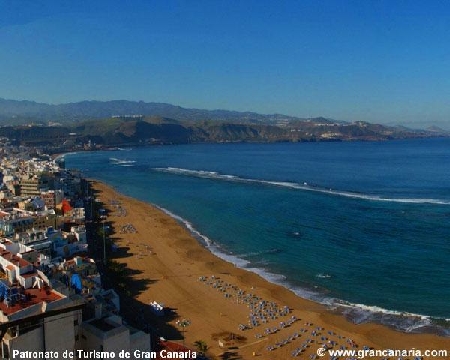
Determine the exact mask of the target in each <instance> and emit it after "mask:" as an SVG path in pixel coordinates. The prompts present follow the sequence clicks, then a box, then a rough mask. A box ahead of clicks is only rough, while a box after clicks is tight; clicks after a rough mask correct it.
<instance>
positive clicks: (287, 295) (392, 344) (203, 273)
mask: <svg viewBox="0 0 450 360" xmlns="http://www.w3.org/2000/svg"><path fill="white" fill-rule="evenodd" d="M90 182H91V184H92V185H93V188H94V189H95V190H96V191H97V192H98V195H97V196H98V198H99V199H100V201H101V202H102V203H103V204H104V206H105V207H106V208H107V209H108V210H109V211H110V215H109V216H108V222H111V224H112V227H113V229H114V230H115V233H114V235H113V237H112V238H113V239H114V241H115V243H116V245H117V246H118V247H119V251H118V253H119V254H120V256H117V255H116V256H115V257H116V259H115V260H116V261H118V262H120V263H121V264H125V265H126V267H127V268H128V269H129V270H130V272H131V273H132V274H133V275H132V278H133V283H132V284H130V287H131V288H133V287H135V286H136V284H140V285H139V289H138V291H133V292H132V293H135V294H137V296H135V298H134V299H123V301H124V305H125V304H127V303H129V304H131V305H133V307H139V309H134V312H135V311H140V312H142V315H143V316H142V317H143V318H146V319H147V318H148V320H149V321H148V322H149V323H152V322H153V321H154V322H155V323H156V327H157V328H158V332H159V334H160V335H161V336H164V337H166V338H168V339H178V340H180V341H181V340H182V339H181V338H182V334H180V331H179V330H180V329H177V326H176V324H175V322H176V320H177V319H180V318H188V319H189V320H190V322H191V324H190V325H189V327H187V328H186V329H185V330H186V331H185V332H184V335H185V336H186V345H187V346H189V347H191V348H193V345H192V343H193V342H194V341H197V340H203V341H205V342H206V343H207V344H208V346H209V348H210V350H209V351H208V355H213V356H218V355H219V354H220V353H222V352H224V351H225V350H226V348H225V349H223V348H220V347H219V345H218V341H219V340H218V337H220V336H219V335H220V334H224V333H230V332H232V333H234V334H236V335H238V336H243V337H245V338H246V340H245V341H241V342H240V343H239V344H234V345H235V346H233V347H236V346H237V349H233V352H237V355H238V356H240V357H241V358H249V357H250V356H252V355H253V353H255V354H258V355H261V356H260V357H261V358H270V359H285V358H288V357H291V353H292V351H293V349H295V348H297V347H298V346H300V345H301V344H302V342H303V341H304V340H305V338H306V337H308V334H311V333H312V332H313V331H314V329H316V328H324V329H325V330H320V332H322V334H328V333H329V332H331V333H332V334H338V335H336V341H337V342H339V341H341V342H343V343H344V344H345V341H346V340H345V339H352V340H353V341H354V342H355V343H357V344H358V345H359V346H360V347H362V346H368V347H373V348H375V349H388V348H389V349H410V348H415V349H445V346H447V347H448V342H449V340H448V338H442V337H439V336H436V335H430V334H406V333H401V332H398V331H394V330H392V329H390V328H387V327H385V326H382V325H378V324H372V323H366V324H360V325H355V324H352V323H350V322H349V321H347V320H346V319H345V318H344V316H342V315H339V314H335V313H333V312H331V311H330V310H328V309H327V308H326V307H325V306H323V305H320V304H318V303H315V302H312V301H309V300H305V299H303V298H300V297H299V296H297V295H295V294H294V293H293V292H292V291H290V290H289V289H287V288H285V287H282V286H280V285H276V284H273V283H270V282H269V281H267V280H265V279H263V278H262V277H261V276H260V275H258V274H256V273H253V272H250V271H247V270H245V269H241V268H238V267H236V266H234V265H233V264H231V263H229V262H226V261H225V260H223V259H220V258H219V257H217V256H215V255H214V254H213V253H211V252H210V251H209V250H208V249H207V248H205V247H204V246H202V245H201V244H200V243H199V241H198V240H197V239H195V238H194V236H193V235H192V234H191V233H190V232H189V231H188V229H186V228H185V227H183V226H182V225H181V224H180V223H179V222H178V221H177V220H176V219H174V218H172V217H171V216H170V215H169V214H167V213H165V212H163V211H162V210H161V209H158V208H157V207H155V206H152V205H150V204H148V203H145V202H142V201H139V200H136V199H134V198H130V197H127V196H124V195H122V194H118V193H117V192H116V191H115V190H114V189H112V188H111V187H109V186H107V185H105V184H104V183H101V182H98V181H95V180H91V181H90ZM112 199H114V200H117V201H119V202H120V203H121V204H122V206H123V207H124V208H126V210H127V215H126V216H118V215H117V214H115V212H114V206H113V205H112V204H111V200H112ZM127 223H132V224H133V226H134V227H135V228H136V230H137V232H136V233H123V234H121V233H119V231H120V228H122V226H124V225H125V224H127ZM212 275H214V276H215V278H216V279H218V278H220V281H221V282H224V283H226V284H230V285H232V286H235V287H237V288H239V289H242V290H243V291H245V292H246V294H249V293H252V294H253V295H255V296H257V297H259V298H261V299H264V300H265V301H270V302H276V303H277V304H279V306H280V307H282V306H288V307H289V308H290V309H292V311H291V313H290V314H289V317H290V316H295V317H296V318H298V319H301V320H298V321H296V322H295V323H293V324H292V325H291V326H289V327H286V328H283V329H280V330H279V331H277V333H275V334H271V335H268V336H262V337H260V335H261V334H263V333H264V329H266V328H267V327H275V326H277V325H278V324H279V322H280V321H283V320H286V319H289V317H286V318H284V319H281V318H280V319H276V320H272V321H269V322H268V323H267V324H260V325H259V326H256V327H254V328H252V329H247V330H244V331H240V330H239V329H238V326H239V324H247V323H248V317H249V309H248V304H243V303H238V301H237V299H236V296H235V294H231V293H230V292H229V294H230V296H231V297H230V298H227V297H225V296H224V294H223V292H221V291H217V289H216V288H212V287H211V286H209V285H207V284H205V282H206V281H199V278H200V277H206V278H207V279H208V280H211V277H212ZM145 280H150V281H148V282H146V283H145V285H143V281H145ZM233 296H234V297H233ZM151 301H158V302H160V303H164V305H165V306H166V307H167V308H170V309H171V312H170V316H168V317H167V316H166V318H163V319H160V318H159V319H157V318H155V316H154V315H152V314H151V311H150V307H149V305H148V304H149V303H150V302H151ZM125 306H126V305H125ZM125 306H122V308H124V307H125ZM166 321H167V323H168V325H165V323H166ZM305 324H307V325H305ZM309 324H313V325H309ZM301 328H304V329H306V330H307V331H306V332H305V333H302V334H301V335H300V337H299V338H298V339H296V340H295V341H292V342H290V343H289V344H286V345H285V346H283V347H280V348H277V349H276V350H273V351H270V352H269V351H268V350H267V347H268V345H271V344H274V343H276V342H278V341H279V340H282V339H284V338H286V337H289V336H290V335H291V334H292V333H294V332H297V331H299V329H301ZM322 336H323V335H322ZM322 336H319V338H314V343H313V344H311V345H310V347H309V348H308V349H307V350H306V351H305V353H304V354H303V356H305V354H306V355H308V356H309V355H310V354H315V352H316V350H317V348H319V346H320V345H319V344H320V340H321V337H322ZM326 336H327V337H333V336H334V335H326ZM309 337H310V336H309ZM339 337H340V338H339Z"/></svg>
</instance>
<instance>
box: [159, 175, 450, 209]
mask: <svg viewBox="0 0 450 360" xmlns="http://www.w3.org/2000/svg"><path fill="white" fill-rule="evenodd" d="M152 170H154V171H159V172H166V173H171V174H176V175H184V176H194V177H199V178H205V179H215V180H223V181H232V182H240V183H258V184H261V185H271V186H278V187H284V188H290V189H295V190H302V191H314V192H318V193H323V194H328V195H332V196H342V197H347V198H353V199H359V200H369V201H384V202H396V203H412V204H435V205H450V201H448V200H442V199H430V198H389V197H382V196H378V195H368V194H361V193H356V192H350V191H340V190H333V189H326V188H321V187H319V186H313V185H309V184H308V183H306V182H304V183H296V182H289V181H273V180H258V179H249V178H242V177H239V176H237V175H229V174H220V173H218V172H216V171H206V170H191V169H183V168H176V167H166V168H152Z"/></svg>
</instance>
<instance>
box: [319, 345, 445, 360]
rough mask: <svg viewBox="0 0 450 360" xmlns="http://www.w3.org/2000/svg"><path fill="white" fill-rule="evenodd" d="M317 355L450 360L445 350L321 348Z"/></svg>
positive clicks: (339, 357) (354, 357)
mask: <svg viewBox="0 0 450 360" xmlns="http://www.w3.org/2000/svg"><path fill="white" fill-rule="evenodd" d="M317 355H319V356H320V357H323V356H326V355H328V356H329V357H330V358H331V359H342V358H344V359H347V358H348V359H370V358H376V359H388V358H405V357H408V358H412V359H420V360H422V359H425V358H426V359H429V358H445V359H448V356H449V355H450V351H448V350H445V349H440V350H437V349H434V350H429V349H427V350H420V349H414V348H413V349H384V350H375V349H351V350H350V349H345V350H342V349H339V350H338V349H327V348H325V347H320V348H318V349H317Z"/></svg>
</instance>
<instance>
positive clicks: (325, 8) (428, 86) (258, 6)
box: [0, 0, 450, 129]
mask: <svg viewBox="0 0 450 360" xmlns="http://www.w3.org/2000/svg"><path fill="white" fill-rule="evenodd" d="M449 16H450V2H448V1H416V0H410V1H395V0H387V1H383V0H378V1H370V0H355V1H346V0H340V1H333V0H324V1H320V0H297V1H289V0H285V1H275V0H273V1H268V0H254V1H253V0H237V1H233V0H226V1H225V0H224V1H221V0H189V1H187V0H186V1H171V0H132V1H125V0H123V1H117V0H108V1H103V0H96V1H92V0H74V1H67V0H20V1H19V0H0V97H2V98H5V99H14V100H34V101H37V102H45V103H51V104H59V103H66V102H76V101H82V100H118V99H125V100H136V101H140V100H142V101H146V102H166V103H171V104H174V105H179V106H182V107H186V108H201V109H226V110H237V111H254V112H258V113H263V114H273V113H278V114H286V115H292V116H298V117H318V116H324V117H328V118H333V119H338V120H347V121H359V120H361V121H369V122H374V123H382V124H389V125H394V124H403V125H408V126H412V127H427V126H430V125H436V126H440V127H443V128H447V129H450V101H449V100H450V96H449V95H450V20H449V19H450V17H449Z"/></svg>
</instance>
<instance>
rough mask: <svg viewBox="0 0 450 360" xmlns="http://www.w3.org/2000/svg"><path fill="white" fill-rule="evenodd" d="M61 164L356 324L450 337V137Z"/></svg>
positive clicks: (173, 149)
mask: <svg viewBox="0 0 450 360" xmlns="http://www.w3.org/2000/svg"><path fill="white" fill-rule="evenodd" d="M65 160H66V167H67V168H72V169H79V170H81V171H82V172H83V174H84V175H85V176H86V177H89V178H96V179H98V180H101V181H103V182H105V183H107V184H109V185H111V186H113V187H114V188H115V189H116V190H118V191H120V192H122V193H124V194H126V195H130V196H132V197H135V198H138V199H141V200H144V201H147V202H149V203H152V204H154V205H157V206H158V207H160V208H162V209H164V211H166V212H167V213H168V214H170V215H171V216H173V217H175V218H177V219H178V220H179V221H180V222H182V223H183V224H184V225H185V226H187V227H188V228H189V229H190V230H191V231H192V233H193V234H194V235H195V236H196V237H197V239H198V240H199V241H200V242H202V243H203V244H204V245H205V246H207V247H208V248H209V249H210V250H211V251H212V252H214V253H215V254H217V255H218V256H220V257H222V258H223V259H225V260H227V261H230V262H232V263H234V264H235V265H236V266H239V267H243V268H246V269H248V270H250V271H254V272H257V273H259V274H261V275H262V276H263V277H265V278H267V279H268V280H270V281H272V282H275V283H279V284H281V285H283V286H285V287H288V288H290V289H292V290H293V291H294V292H295V293H297V294H298V295H299V296H302V297H305V298H308V299H312V300H314V301H317V302H320V303H323V304H326V305H328V306H329V307H330V308H333V309H336V310H337V311H340V312H342V313H344V314H345V316H347V317H348V318H350V319H351V320H352V321H354V322H357V323H359V322H364V321H377V322H380V323H383V324H386V325H390V326H394V327H396V328H399V329H401V330H404V331H412V332H420V331H430V329H433V331H439V332H447V334H450V332H449V330H448V326H449V325H448V324H449V322H448V321H446V319H448V318H450V286H449V284H448V282H449V280H450V139H416V140H399V141H388V142H322V143H275V144H252V143H239V144H234V143H233V144H231V143H229V144H196V145H166V146H150V147H141V148H136V149H122V150H109V151H98V152H80V153H74V154H67V155H66V156H65ZM442 326H443V327H444V328H445V327H447V329H446V330H445V329H444V330H443V329H442Z"/></svg>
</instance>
